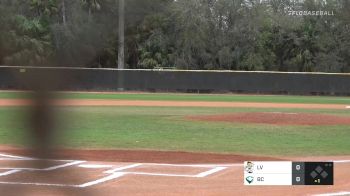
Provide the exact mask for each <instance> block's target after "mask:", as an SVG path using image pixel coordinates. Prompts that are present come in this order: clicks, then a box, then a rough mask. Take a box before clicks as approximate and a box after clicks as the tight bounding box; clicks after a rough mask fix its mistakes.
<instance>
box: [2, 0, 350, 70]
mask: <svg viewBox="0 0 350 196" xmlns="http://www.w3.org/2000/svg"><path fill="white" fill-rule="evenodd" d="M125 6H126V8H125V14H126V15H125V20H126V21H125V25H126V26H125V68H129V69H153V68H157V67H169V68H174V69H206V70H214V69H215V70H247V71H297V72H304V71H305V72H315V71H320V72H350V11H349V10H350V1H348V0H126V1H125ZM290 10H294V11H299V10H302V11H305V10H306V11H318V10H323V11H332V12H333V13H334V15H328V16H315V15H305V16H295V15H293V16H292V15H290V14H289V13H290V12H289V11H290ZM0 27H1V28H0V65H10V66H64V67H70V66H79V67H94V68H116V67H117V62H118V0H0Z"/></svg>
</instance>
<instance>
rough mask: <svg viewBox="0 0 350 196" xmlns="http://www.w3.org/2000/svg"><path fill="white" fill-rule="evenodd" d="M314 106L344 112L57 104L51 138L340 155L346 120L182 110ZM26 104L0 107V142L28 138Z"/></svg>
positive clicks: (77, 144) (82, 143)
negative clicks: (206, 118)
mask: <svg viewBox="0 0 350 196" xmlns="http://www.w3.org/2000/svg"><path fill="white" fill-rule="evenodd" d="M259 111H263V112H272V111H279V112H314V113H326V114H335V115H346V116H350V114H349V112H348V111H346V110H307V111H306V110H301V109H239V108H238V109H237V108H184V107H177V108H174V107H63V108H61V109H59V114H60V115H59V118H60V120H61V122H60V123H59V125H60V127H57V131H56V135H55V136H54V138H56V144H57V145H62V146H64V147H71V148H99V149H149V150H170V151H192V152H215V153H235V154H252V155H296V156H304V155H345V154H349V153H350V142H349V139H350V131H349V128H348V126H273V125H252V124H250V125H248V124H239V123H217V122H194V121H189V120H186V119H185V118H184V117H185V116H186V115H201V114H221V113H235V112H259ZM27 112H28V111H27V109H26V108H19V107H0V143H1V144H11V145H24V144H28V143H29V142H30V138H31V137H30V135H28V124H27V123H26V121H25V120H24V119H26V117H27V116H26V115H27Z"/></svg>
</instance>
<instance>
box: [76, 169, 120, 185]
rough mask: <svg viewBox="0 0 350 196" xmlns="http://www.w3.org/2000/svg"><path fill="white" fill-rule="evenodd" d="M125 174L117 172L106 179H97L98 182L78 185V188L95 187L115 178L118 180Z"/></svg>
mask: <svg viewBox="0 0 350 196" xmlns="http://www.w3.org/2000/svg"><path fill="white" fill-rule="evenodd" d="M124 175H125V173H122V172H117V173H113V174H111V175H109V176H107V177H104V178H101V179H98V180H95V181H91V182H87V183H85V184H82V185H78V187H79V188H86V187H89V186H93V185H96V184H100V183H103V182H106V181H109V180H113V179H116V178H119V177H121V176H124Z"/></svg>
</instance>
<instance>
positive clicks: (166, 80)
mask: <svg viewBox="0 0 350 196" xmlns="http://www.w3.org/2000/svg"><path fill="white" fill-rule="evenodd" d="M41 84H52V86H54V88H55V89H56V90H77V91H115V90H120V89H124V90H134V91H169V92H176V91H180V92H239V93H257V94H299V95H300V94H304V95H310V94H325V95H350V74H326V73H281V72H240V71H170V70H116V69H85V68H33V67H31V68H29V67H27V68H23V67H22V68H21V67H0V88H1V89H9V90H25V89H31V88H32V86H38V85H39V86H40V85H41Z"/></svg>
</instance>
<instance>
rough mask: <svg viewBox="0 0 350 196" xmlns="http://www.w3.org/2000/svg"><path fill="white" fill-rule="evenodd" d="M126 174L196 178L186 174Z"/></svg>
mask: <svg viewBox="0 0 350 196" xmlns="http://www.w3.org/2000/svg"><path fill="white" fill-rule="evenodd" d="M124 173H125V174H135V175H145V176H168V177H189V178H194V177H196V176H193V175H184V174H163V173H148V172H124Z"/></svg>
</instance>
